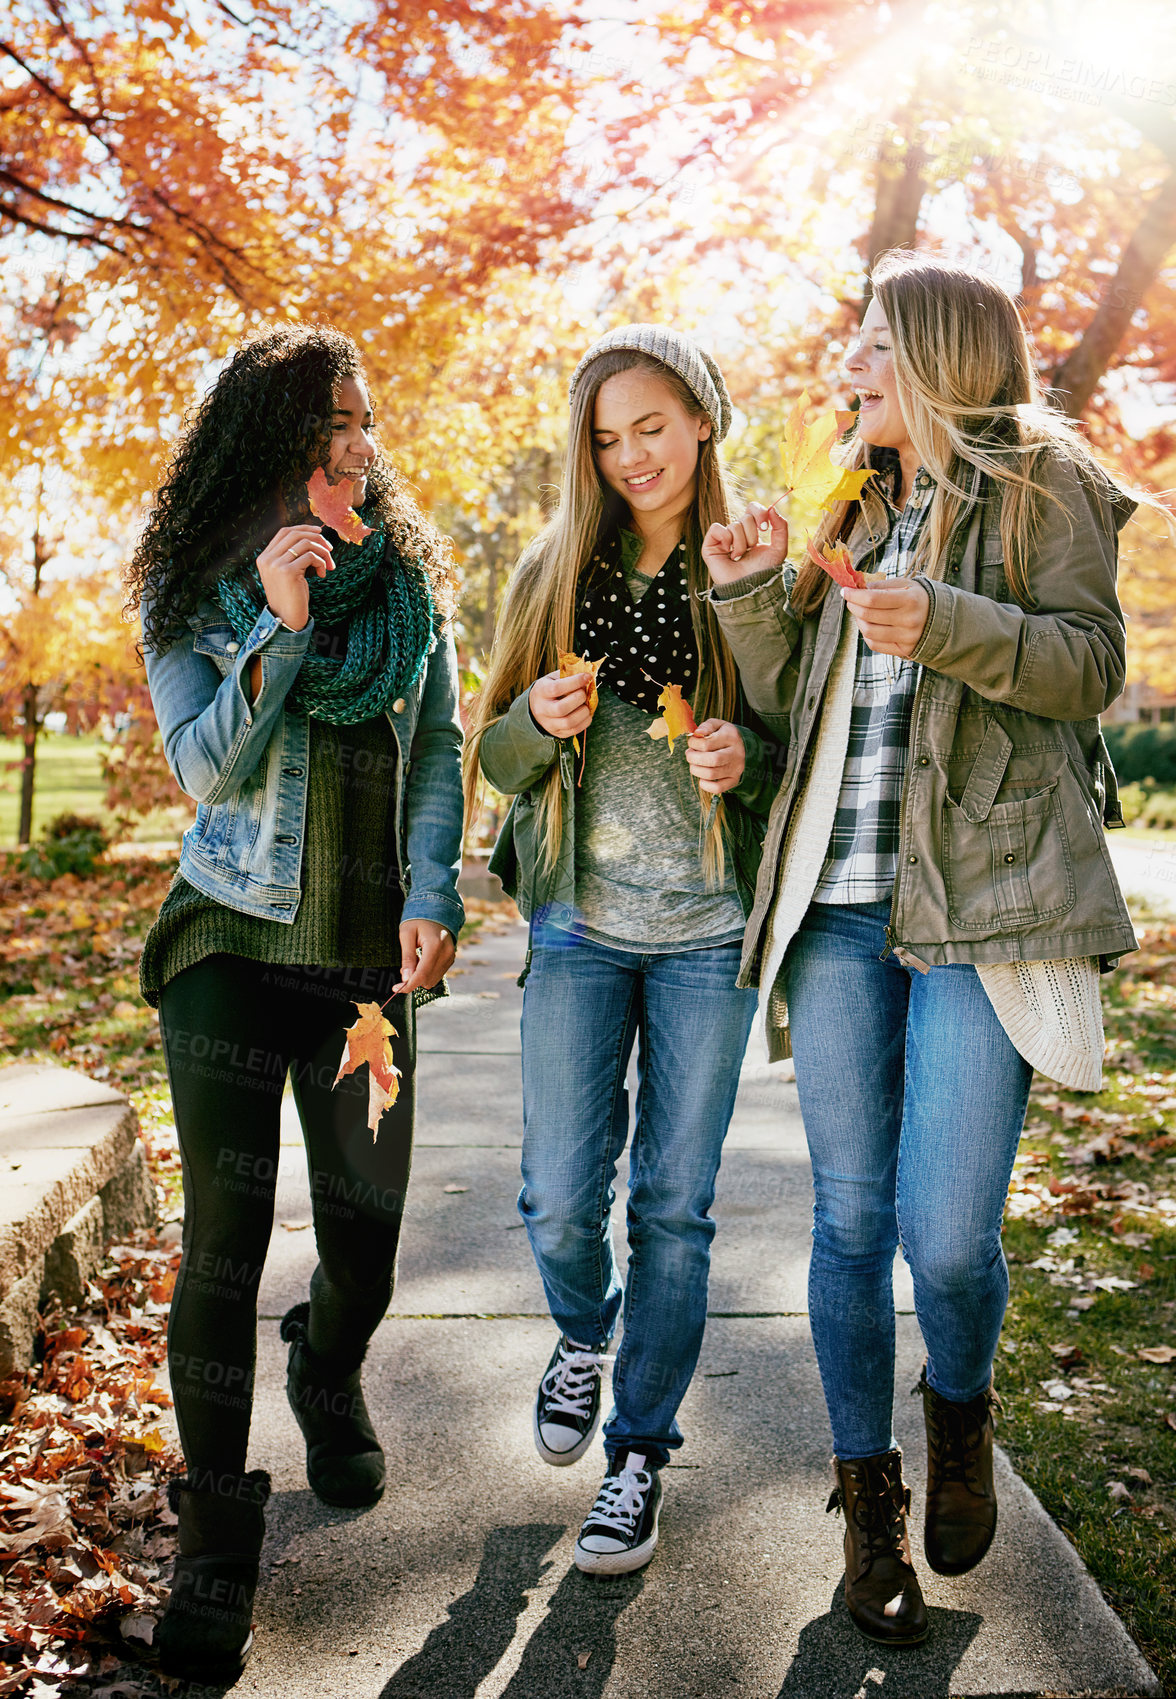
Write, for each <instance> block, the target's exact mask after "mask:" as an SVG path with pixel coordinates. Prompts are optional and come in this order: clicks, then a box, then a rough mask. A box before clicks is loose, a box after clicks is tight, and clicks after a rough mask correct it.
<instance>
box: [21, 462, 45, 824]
mask: <svg viewBox="0 0 1176 1699" xmlns="http://www.w3.org/2000/svg"><path fill="white" fill-rule="evenodd" d="M44 476H45V475H44V472H42V474H41V479H42V483H41V485H39V486H38V489H37V528H36V530H35V531H34V532H33V595H34V596H39V595H40V594H41V573H42V571H43V570H44V567H45V562H46V561H47V560H48V559H49V545H48V543H47V541H46V539H45V538H44V536H43V535H42V534H41V518H40V515H41V502H42V499H43V493H44V491H43V481H44ZM38 695H39V692H38V690H37V686H36V684H35V683H33V682H32V681H30V682H29V683H28V684H26V685H25V688H24V699H23V701H22V703H21V710H22V712H23V714H24V730H23V734H22V737H23V742H24V757H23V759H22V761H21V764H20V825H19V827H18V829H17V834H16V841H17V843H18V844H27V843H28V842H29V841H30V839H31V838H32V835H33V784H34V782H35V780H36V776H37V733H38V732H39V731H40V729H41V726H40V722H39V720H38V719H37V707H38V702H37V698H38Z"/></svg>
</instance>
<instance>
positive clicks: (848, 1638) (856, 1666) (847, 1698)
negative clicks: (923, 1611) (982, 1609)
mask: <svg viewBox="0 0 1176 1699" xmlns="http://www.w3.org/2000/svg"><path fill="white" fill-rule="evenodd" d="M927 1616H928V1618H929V1619H930V1623H931V1632H930V1634H928V1636H927V1638H926V1640H924V1641H923V1644H922V1645H921V1646H890V1647H887V1646H880V1645H877V1644H876V1643H875V1642H874V1641H873V1640H866V1639H865V1638H864V1637H863V1636H862V1635H861V1634H859V1633H858V1631H857V1629H856V1628H855V1627H854V1626H853V1623H852V1622H851V1621H850V1617H849V1612H848V1611H847V1610H846V1608H845V1595H844V1593H843V1592H842V1589H841V1583H840V1582H839V1583H838V1585H837V1591H836V1592H835V1593H834V1595H833V1602H832V1604H831V1605H830V1607H829V1610H828V1611H827V1613H826V1614H825V1615H824V1616H819V1617H817V1619H816V1621H815V1622H810V1623H809V1624H808V1626H807V1627H806V1628H802V1629H801V1632H800V1641H799V1644H798V1645H797V1648H796V1656H795V1657H794V1658H793V1660H792V1663H791V1664H790V1665H789V1669H788V1674H787V1675H786V1676H785V1677H784V1685H783V1687H781V1689H780V1691H779V1693H778V1694H777V1699H815V1696H816V1695H818V1694H819V1695H820V1699H856V1696H857V1695H859V1694H863V1695H865V1699H882V1696H883V1694H889V1693H891V1692H892V1691H893V1692H894V1693H895V1694H899V1693H901V1695H902V1699H942V1695H943V1694H945V1693H950V1692H951V1678H952V1675H953V1674H954V1672H955V1670H956V1669H957V1668H958V1666H959V1663H960V1660H961V1659H962V1658H963V1655H964V1653H965V1652H966V1651H967V1649H968V1647H969V1646H970V1645H971V1644H972V1641H973V1640H974V1639H975V1638H976V1635H977V1632H978V1631H979V1629H980V1625H981V1623H982V1622H983V1620H984V1619H983V1618H982V1617H980V1616H977V1615H976V1613H975V1611H949V1610H941V1609H939V1608H938V1607H935V1606H930V1607H928V1611H927Z"/></svg>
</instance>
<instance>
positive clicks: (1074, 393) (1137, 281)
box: [1050, 169, 1176, 419]
mask: <svg viewBox="0 0 1176 1699" xmlns="http://www.w3.org/2000/svg"><path fill="white" fill-rule="evenodd" d="M1173 245H1176V169H1174V170H1172V171H1170V172H1169V173H1168V175H1167V177H1165V179H1164V181H1163V182H1162V183H1161V185H1160V187H1159V190H1158V192H1157V194H1156V196H1155V198H1154V199H1153V200H1152V202H1151V204H1150V205H1149V206H1148V208H1147V210H1146V211H1145V212H1144V215H1143V217H1142V218H1141V219H1140V221H1139V223H1138V225H1137V226H1136V228H1135V233H1134V235H1133V236H1132V238H1131V240H1130V241H1129V242H1128V244H1127V246H1126V247H1125V248H1124V250H1123V257H1122V259H1121V260H1120V261H1119V269H1118V270H1117V271H1116V273H1115V275H1114V277H1113V278H1112V279H1111V280H1110V282H1109V283H1108V284H1107V286H1106V288H1105V290H1104V291H1103V297H1102V300H1101V301H1100V302H1099V304H1098V308H1097V310H1096V312H1095V315H1094V317H1093V318H1092V319H1091V321H1090V324H1089V325H1088V327H1087V329H1086V333H1085V335H1084V336H1083V337H1082V340H1081V341H1080V342H1079V343H1078V345H1077V347H1076V348H1074V349H1072V350H1071V352H1070V353H1069V354H1068V355H1067V356H1066V358H1065V359H1064V360H1063V361H1062V364H1061V365H1060V366H1058V367H1057V369H1056V370H1055V371H1054V373H1053V375H1052V377H1051V380H1050V381H1051V384H1052V386H1053V388H1054V389H1056V390H1058V391H1060V392H1061V393H1060V399H1061V403H1062V406H1063V407H1064V408H1065V410H1066V412H1067V413H1068V414H1069V415H1070V417H1071V418H1072V419H1077V418H1080V417H1081V415H1082V413H1083V412H1084V411H1085V409H1086V405H1087V403H1088V402H1089V400H1090V398H1091V396H1092V395H1093V394H1094V392H1095V390H1096V389H1097V388H1098V386H1099V383H1100V382H1101V381H1102V376H1103V373H1104V372H1105V371H1106V369H1107V367H1108V366H1109V365H1110V363H1111V360H1112V359H1113V358H1114V354H1115V350H1116V349H1117V348H1118V346H1119V344H1120V343H1121V342H1122V340H1123V338H1124V336H1125V335H1126V334H1127V330H1128V327H1129V326H1130V324H1131V319H1132V316H1133V315H1134V313H1135V311H1136V309H1137V308H1138V307H1139V305H1140V302H1141V301H1142V300H1143V297H1144V294H1145V292H1146V291H1147V290H1148V289H1149V288H1150V287H1151V285H1152V284H1153V283H1154V282H1155V280H1156V277H1157V275H1158V274H1159V271H1160V268H1161V266H1162V265H1163V263H1164V261H1165V260H1166V259H1167V257H1168V254H1169V253H1170V252H1171V250H1172V247H1173Z"/></svg>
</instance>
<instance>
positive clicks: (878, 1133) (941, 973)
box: [784, 900, 1033, 1458]
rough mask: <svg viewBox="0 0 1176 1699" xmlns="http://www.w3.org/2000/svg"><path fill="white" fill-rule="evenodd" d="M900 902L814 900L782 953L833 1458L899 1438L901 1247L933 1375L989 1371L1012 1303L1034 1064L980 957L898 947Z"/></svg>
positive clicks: (934, 1378)
mask: <svg viewBox="0 0 1176 1699" xmlns="http://www.w3.org/2000/svg"><path fill="white" fill-rule="evenodd" d="M889 918H890V903H889V900H887V901H885V902H879V903H854V904H849V905H846V906H843V907H842V906H836V905H834V904H825V903H813V904H812V905H811V906H810V907H809V910H808V913H807V914H806V916H805V919H804V923H803V925H802V926H801V928H800V931H799V932H798V933H797V935H796V937H795V938H794V939H793V941H792V944H791V946H790V947H789V951H788V954H787V956H786V957H785V961H784V974H785V992H786V995H787V999H788V1012H789V1021H790V1024H791V1029H792V1049H793V1054H794V1056H795V1058H796V1084H797V1089H798V1091H799V1094H800V1107H801V1113H802V1115H803V1116H804V1127H805V1133H806V1134H807V1137H808V1144H809V1152H810V1155H811V1157H812V1164H813V1188H814V1194H815V1202H814V1208H813V1254H812V1262H811V1263H810V1265H809V1314H810V1318H811V1322H812V1330H813V1342H814V1344H815V1346H816V1351H817V1360H818V1362H819V1364H820V1369H821V1381H822V1385H823V1386H824V1389H825V1402H826V1404H827V1405H828V1408H829V1417H830V1420H831V1422H832V1425H833V1448H834V1450H835V1452H836V1454H837V1456H838V1457H842V1458H849V1457H870V1456H873V1455H874V1454H875V1453H877V1452H879V1451H887V1450H889V1449H890V1447H891V1446H892V1445H893V1444H894V1439H893V1431H892V1427H891V1420H892V1414H893V1404H894V1293H893V1284H892V1280H893V1264H894V1252H895V1247H896V1246H897V1245H898V1244H899V1243H901V1245H902V1251H903V1255H904V1257H905V1258H906V1260H907V1262H908V1263H909V1265H910V1269H911V1274H912V1276H913V1279H914V1288H915V1313H916V1315H917V1317H918V1321H919V1326H920V1328H921V1329H922V1333H923V1342H924V1344H925V1345H926V1347H927V1379H928V1380H929V1382H930V1383H931V1385H932V1386H933V1387H934V1388H935V1390H936V1392H938V1393H940V1394H942V1396H943V1397H944V1398H949V1399H952V1400H954V1401H956V1402H961V1403H962V1402H964V1401H966V1400H967V1399H970V1398H974V1397H975V1396H976V1395H977V1394H978V1393H980V1392H982V1391H983V1390H984V1388H985V1387H986V1386H987V1385H988V1378H989V1374H990V1372H991V1369H992V1359H993V1354H994V1352H995V1350H996V1343H997V1339H998V1338H999V1336H1000V1328H1001V1322H1002V1321H1003V1320H1004V1312H1005V1305H1006V1303H1007V1302H1008V1291H1009V1276H1008V1267H1007V1265H1006V1263H1005V1259H1004V1252H1003V1250H1002V1249H1001V1242H1000V1224H1001V1216H1002V1214H1003V1211H1004V1204H1005V1198H1006V1196H1007V1194H1008V1187H1009V1176H1010V1175H1011V1173H1012V1168H1013V1158H1014V1157H1015V1155H1016V1153H1017V1143H1018V1140H1019V1139H1020V1136H1021V1126H1022V1123H1023V1121H1024V1118H1025V1106H1026V1103H1027V1102H1028V1098H1029V1082H1030V1079H1031V1078H1032V1073H1033V1070H1032V1069H1031V1067H1030V1066H1029V1063H1028V1062H1026V1061H1025V1060H1024V1059H1023V1058H1022V1057H1021V1056H1020V1055H1019V1054H1018V1053H1017V1051H1016V1050H1015V1048H1014V1047H1013V1044H1012V1041H1011V1040H1010V1039H1009V1037H1008V1036H1007V1034H1006V1033H1005V1031H1004V1028H1003V1027H1002V1026H1001V1024H1000V1022H999V1021H998V1020H997V1018H996V1015H995V1013H994V1011H993V1008H992V1005H991V1004H990V1003H989V1001H988V998H987V996H986V995H985V992H984V987H983V986H982V985H981V983H980V979H979V976H978V974H977V973H976V970H975V968H974V967H971V966H969V965H966V964H953V965H951V966H947V967H933V968H932V969H931V971H930V972H929V973H926V974H923V973H920V972H918V971H917V970H916V969H912V968H906V967H903V966H902V965H901V964H900V963H899V962H897V961H896V960H895V959H894V957H893V956H892V955H888V956H887V958H886V960H885V961H880V960H879V959H878V958H879V956H880V955H881V953H882V951H883V950H884V949H885V947H886V939H885V931H886V925H887V922H888V920H889Z"/></svg>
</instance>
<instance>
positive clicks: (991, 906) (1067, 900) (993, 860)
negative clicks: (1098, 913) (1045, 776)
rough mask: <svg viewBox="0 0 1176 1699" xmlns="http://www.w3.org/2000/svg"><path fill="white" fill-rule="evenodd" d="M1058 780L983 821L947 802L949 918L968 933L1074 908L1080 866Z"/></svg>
mask: <svg viewBox="0 0 1176 1699" xmlns="http://www.w3.org/2000/svg"><path fill="white" fill-rule="evenodd" d="M1057 788H1058V785H1057V780H1056V779H1055V780H1054V781H1053V782H1052V783H1051V784H1048V785H1046V786H1044V788H1043V789H1041V790H1037V791H1033V792H1031V793H1030V794H1029V795H1028V796H1023V797H1018V798H1017V799H1016V800H1015V801H1012V802H999V803H994V804H993V805H992V807H991V808H989V809H988V810H987V811H986V813H985V814H984V817H983V818H982V819H976V818H974V817H970V814H969V812H966V811H965V808H964V807H961V806H960V805H958V804H956V803H954V802H952V801H951V800H950V798H949V799H948V800H947V801H946V802H945V803H944V805H943V808H944V814H943V861H944V867H943V876H944V884H945V886H946V888H947V912H948V918H949V920H950V921H951V923H952V925H953V926H956V927H959V928H960V929H961V930H962V931H966V932H980V931H991V930H1000V931H1007V930H1010V929H1012V930H1019V929H1022V928H1024V927H1027V926H1035V925H1037V923H1038V922H1039V921H1043V920H1056V919H1057V918H1058V917H1059V916H1060V915H1063V914H1066V913H1068V912H1069V910H1070V909H1072V908H1073V906H1074V897H1075V886H1074V867H1073V862H1072V859H1071V855H1070V841H1069V837H1068V835H1067V832H1066V822H1065V817H1064V815H1063V812H1062V809H1061V808H1060V807H1059V805H1058V798H1057Z"/></svg>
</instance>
